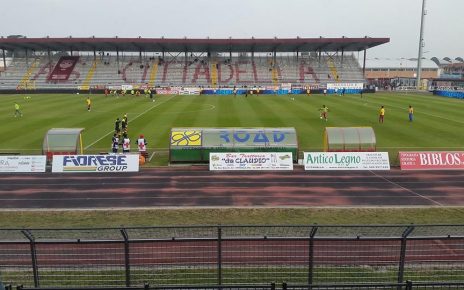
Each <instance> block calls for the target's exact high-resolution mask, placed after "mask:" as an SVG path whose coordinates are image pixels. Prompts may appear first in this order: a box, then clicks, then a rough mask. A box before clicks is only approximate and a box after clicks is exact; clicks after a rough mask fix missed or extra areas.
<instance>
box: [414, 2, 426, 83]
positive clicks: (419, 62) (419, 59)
mask: <svg viewBox="0 0 464 290" xmlns="http://www.w3.org/2000/svg"><path fill="white" fill-rule="evenodd" d="M425 14H426V12H425V0H422V15H421V26H420V35H419V53H418V56H417V79H416V88H417V89H418V90H420V88H421V74H422V49H423V47H424V24H425V23H424V22H425Z"/></svg>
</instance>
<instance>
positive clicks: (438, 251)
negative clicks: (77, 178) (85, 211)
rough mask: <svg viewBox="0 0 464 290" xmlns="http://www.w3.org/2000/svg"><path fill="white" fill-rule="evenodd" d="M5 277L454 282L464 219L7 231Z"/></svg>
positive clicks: (34, 280) (28, 281)
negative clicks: (432, 222) (428, 222)
mask: <svg viewBox="0 0 464 290" xmlns="http://www.w3.org/2000/svg"><path fill="white" fill-rule="evenodd" d="M0 277H1V279H2V281H3V282H4V284H12V285H24V286H25V287H34V288H39V287H41V288H53V287H59V288H64V287H69V288H73V287H80V288H82V287H113V288H115V287H132V286H137V285H143V284H144V283H148V284H150V285H151V286H156V287H159V286H174V285H203V286H205V285H210V286H214V285H233V284H234V285H239V284H246V285H257V284H261V285H264V284H266V285H267V284H269V283H270V282H275V283H282V282H286V283H289V285H313V286H312V287H313V288H314V287H322V286H317V285H326V284H328V285H342V284H346V283H354V284H356V285H359V284H366V283H380V284H388V283H399V284H401V283H405V281H408V280H410V281H415V282H448V283H451V282H453V283H454V282H462V281H464V225H427V226H422V225H415V226H413V225H409V226H404V225H388V226H384V225H382V226H380V225H379V226H322V225H309V226H195V227H138V228H100V229H0ZM314 289H332V288H314ZM333 289H343V288H333ZM347 289H356V288H347ZM374 289H375V288H374ZM377 289H389V288H377ZM417 289H422V288H417ZM424 289H427V288H424ZM430 289H432V288H430ZM447 289H448V288H447ZM449 289H454V288H449ZM463 289H464V288H463Z"/></svg>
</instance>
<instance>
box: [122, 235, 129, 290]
mask: <svg viewBox="0 0 464 290" xmlns="http://www.w3.org/2000/svg"><path fill="white" fill-rule="evenodd" d="M121 235H122V237H123V238H124V265H125V272H126V287H130V285H131V281H130V260H129V257H130V255H129V235H128V234H127V231H126V229H121Z"/></svg>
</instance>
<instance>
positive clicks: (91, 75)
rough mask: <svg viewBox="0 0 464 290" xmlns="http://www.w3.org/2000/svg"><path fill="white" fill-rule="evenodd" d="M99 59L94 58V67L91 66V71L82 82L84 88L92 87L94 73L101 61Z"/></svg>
mask: <svg viewBox="0 0 464 290" xmlns="http://www.w3.org/2000/svg"><path fill="white" fill-rule="evenodd" d="M99 62H100V61H99V60H97V59H96V60H94V61H93V63H92V67H90V69H89V72H88V73H87V76H86V77H85V80H84V81H83V82H82V87H83V88H84V89H86V88H87V89H88V88H89V87H90V82H91V81H92V79H93V75H94V74H95V71H96V70H97V64H98V63H99Z"/></svg>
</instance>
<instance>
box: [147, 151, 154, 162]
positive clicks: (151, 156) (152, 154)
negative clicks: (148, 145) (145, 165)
mask: <svg viewBox="0 0 464 290" xmlns="http://www.w3.org/2000/svg"><path fill="white" fill-rule="evenodd" d="M153 156H155V152H153V153H151V155H150V158H148V162H150V161H151V159H152V158H153Z"/></svg>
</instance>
